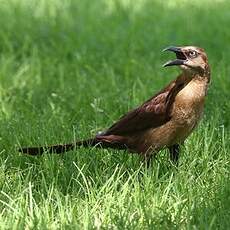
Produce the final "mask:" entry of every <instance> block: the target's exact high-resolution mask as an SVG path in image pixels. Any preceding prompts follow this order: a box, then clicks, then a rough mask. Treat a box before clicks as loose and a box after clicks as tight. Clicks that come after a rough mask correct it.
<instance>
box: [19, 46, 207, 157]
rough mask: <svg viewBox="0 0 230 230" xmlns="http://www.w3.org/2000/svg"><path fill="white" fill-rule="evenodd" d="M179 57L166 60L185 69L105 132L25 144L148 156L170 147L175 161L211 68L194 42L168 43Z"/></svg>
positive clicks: (193, 122)
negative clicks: (65, 140) (66, 140)
mask: <svg viewBox="0 0 230 230" xmlns="http://www.w3.org/2000/svg"><path fill="white" fill-rule="evenodd" d="M164 51H172V52H174V53H175V54H176V59H175V60H173V61H168V62H167V63H165V64H164V67H167V66H179V67H180V69H181V70H182V73H181V74H180V75H179V76H178V77H177V78H176V80H174V81H172V82H170V83H169V85H167V86H166V87H165V88H164V89H162V90H161V91H160V92H158V93H157V94H155V95H154V96H153V97H152V98H150V99H149V100H147V101H146V102H144V103H143V104H142V105H141V106H140V107H138V108H136V109H134V110H131V111H130V112H128V113H127V114H125V115H124V116H123V117H121V118H120V120H118V122H116V123H115V124H113V125H112V126H111V127H110V128H109V129H107V130H106V131H105V132H103V133H101V134H98V135H96V136H95V137H93V138H90V139H87V140H82V141H77V142H73V143H70V144H58V145H51V146H44V147H24V148H21V149H20V150H19V151H21V152H23V153H27V154H30V155H38V154H42V153H43V152H48V153H63V152H66V151H69V150H72V149H74V148H76V147H78V146H83V147H90V146H94V147H99V148H113V149H127V150H128V151H130V152H136V153H139V154H141V155H143V156H144V158H145V159H146V160H149V159H150V158H151V156H152V155H154V154H156V153H157V152H158V151H159V150H161V149H163V148H168V149H169V152H170V158H171V160H172V161H177V160H178V157H179V150H180V148H179V146H180V144H182V143H183V142H184V140H185V139H186V138H187V137H188V136H189V135H190V133H191V132H192V131H193V130H194V128H195V127H196V126H197V124H198V122H199V120H200V118H201V115H202V112H203V108H204V100H205V96H206V93H207V89H208V84H209V82H210V68H209V65H208V59H207V55H206V54H205V52H204V50H203V49H201V48H198V47H194V46H183V47H174V46H171V47H168V48H166V49H164Z"/></svg>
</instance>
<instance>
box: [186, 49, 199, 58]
mask: <svg viewBox="0 0 230 230" xmlns="http://www.w3.org/2000/svg"><path fill="white" fill-rule="evenodd" d="M188 55H189V57H191V58H195V57H197V52H196V51H194V50H193V51H189V52H188Z"/></svg>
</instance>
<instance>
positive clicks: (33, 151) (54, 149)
mask: <svg viewBox="0 0 230 230" xmlns="http://www.w3.org/2000/svg"><path fill="white" fill-rule="evenodd" d="M81 146H82V147H100V148H113V149H127V146H126V145H125V144H123V143H119V142H110V141H107V140H103V139H101V138H99V139H98V138H92V139H87V140H82V141H77V142H73V143H69V144H58V145H50V146H39V147H22V148H20V149H19V152H22V153H25V154H29V155H33V156H36V155H42V154H43V153H44V152H45V153H56V154H60V153H64V152H68V151H70V150H73V149H75V148H78V147H81Z"/></svg>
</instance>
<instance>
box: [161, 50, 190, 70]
mask: <svg viewBox="0 0 230 230" xmlns="http://www.w3.org/2000/svg"><path fill="white" fill-rule="evenodd" d="M164 51H172V52H174V53H175V54H176V57H177V58H176V59H175V60H173V61H168V62H166V63H165V64H164V65H163V67H167V66H173V65H184V64H185V62H186V61H187V58H186V56H185V55H184V53H183V51H182V50H181V48H180V47H175V46H170V47H167V48H165V49H164V50H163V52H164Z"/></svg>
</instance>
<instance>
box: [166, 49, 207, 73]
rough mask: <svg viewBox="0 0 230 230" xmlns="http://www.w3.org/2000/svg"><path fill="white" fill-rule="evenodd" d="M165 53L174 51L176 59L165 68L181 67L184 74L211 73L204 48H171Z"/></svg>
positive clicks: (167, 63)
mask: <svg viewBox="0 0 230 230" xmlns="http://www.w3.org/2000/svg"><path fill="white" fill-rule="evenodd" d="M163 51H172V52H174V53H175V54H176V59H175V60H173V61H168V62H166V63H165V64H164V65H163V66H164V67H167V66H174V65H177V66H179V67H180V68H181V69H182V70H183V71H184V72H188V73H191V74H192V75H193V74H204V73H206V72H207V71H208V72H209V66H208V58H207V55H206V53H205V52H204V50H203V49H202V48H198V47H195V46H181V47H175V46H170V47H168V48H166V49H164V50H163Z"/></svg>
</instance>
